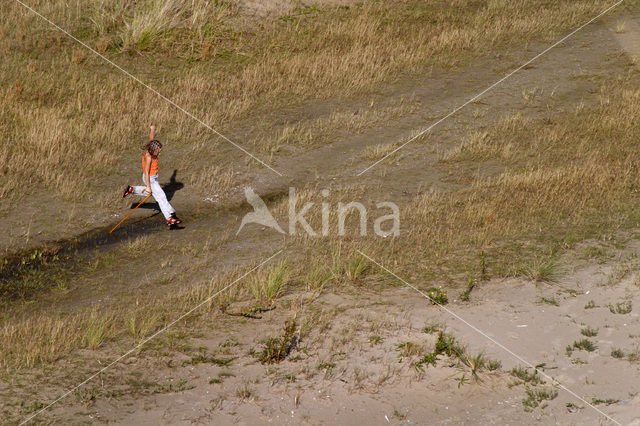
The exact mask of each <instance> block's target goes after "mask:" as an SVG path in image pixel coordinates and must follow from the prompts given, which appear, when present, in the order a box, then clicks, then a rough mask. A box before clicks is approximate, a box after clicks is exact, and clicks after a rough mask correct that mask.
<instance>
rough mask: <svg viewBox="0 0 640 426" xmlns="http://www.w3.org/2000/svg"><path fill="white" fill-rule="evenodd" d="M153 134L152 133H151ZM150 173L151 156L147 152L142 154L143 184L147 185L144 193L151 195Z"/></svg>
mask: <svg viewBox="0 0 640 426" xmlns="http://www.w3.org/2000/svg"><path fill="white" fill-rule="evenodd" d="M151 134H153V131H152V133H151ZM150 172H151V154H149V152H145V153H144V182H145V183H146V184H147V188H146V191H147V192H148V193H149V194H151V180H150V178H149V174H150Z"/></svg>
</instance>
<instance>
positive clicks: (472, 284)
mask: <svg viewBox="0 0 640 426" xmlns="http://www.w3.org/2000/svg"><path fill="white" fill-rule="evenodd" d="M475 286H476V281H475V280H470V281H469V284H467V289H466V290H465V291H463V292H462V293H460V300H461V301H463V302H468V301H469V299H470V297H471V290H473V288H474V287H475Z"/></svg>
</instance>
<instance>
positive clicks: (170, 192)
mask: <svg viewBox="0 0 640 426" xmlns="http://www.w3.org/2000/svg"><path fill="white" fill-rule="evenodd" d="M177 174H178V170H177V169H174V170H173V173H172V174H171V177H170V178H169V183H167V184H164V185H161V186H162V190H163V191H164V193H165V195H166V196H167V200H168V201H171V199H172V198H173V196H174V194H175V193H176V192H177V191H180V190H181V189H182V188H184V184H183V183H182V182H178V181H177V180H176V175H177ZM151 196H152V197H153V195H151ZM138 203H139V201H138V202H134V203H132V204H131V207H130V208H132V209H133V208H135V207H136V206H137V205H138ZM140 208H141V209H149V210H156V211H158V212H159V211H160V206H158V203H156V202H153V203H142V204H141V205H140Z"/></svg>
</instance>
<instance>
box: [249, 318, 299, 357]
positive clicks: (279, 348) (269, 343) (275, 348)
mask: <svg viewBox="0 0 640 426" xmlns="http://www.w3.org/2000/svg"><path fill="white" fill-rule="evenodd" d="M295 331H296V321H295V319H289V320H287V322H286V323H285V327H284V333H283V335H282V337H271V338H269V339H267V340H265V342H264V349H263V350H262V352H261V353H260V355H258V359H259V360H260V362H261V363H263V364H277V363H279V362H280V361H282V360H284V359H285V358H286V357H287V356H288V355H289V353H290V352H291V350H292V349H293V348H294V346H295V344H296V343H297V342H296V340H297V339H296V336H295Z"/></svg>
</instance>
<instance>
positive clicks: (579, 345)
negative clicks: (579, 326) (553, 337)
mask: <svg viewBox="0 0 640 426" xmlns="http://www.w3.org/2000/svg"><path fill="white" fill-rule="evenodd" d="M597 348H598V347H597V346H596V345H595V344H594V343H593V342H592V341H591V340H589V339H582V340H578V341H576V342H573V349H578V350H583V351H587V352H593V351H595V350H596V349H597Z"/></svg>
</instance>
